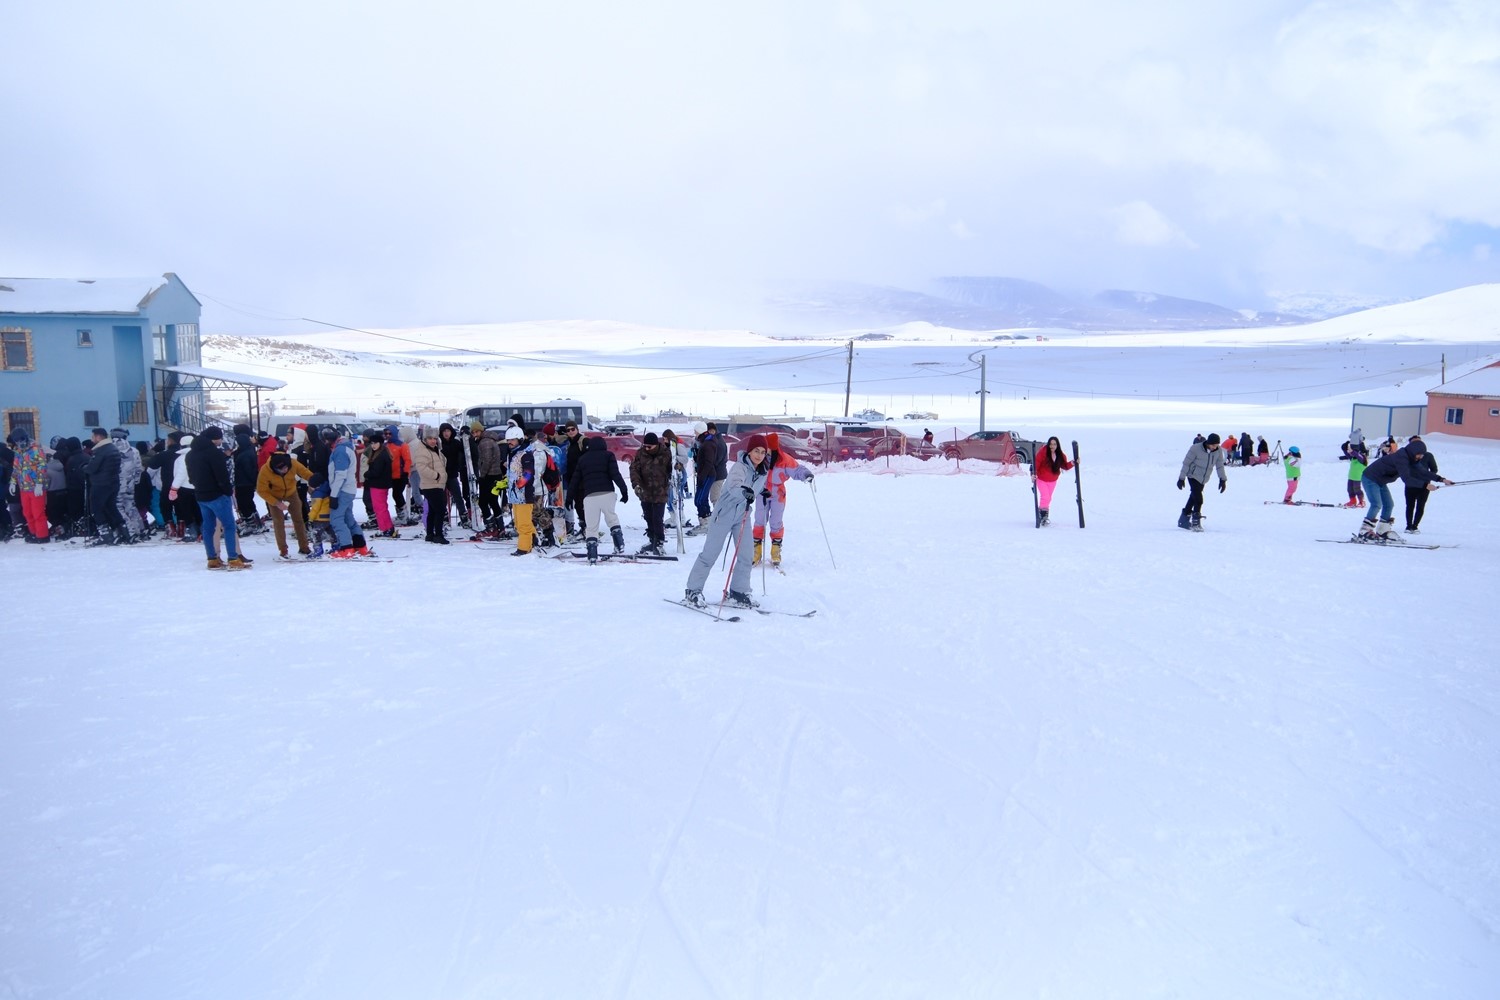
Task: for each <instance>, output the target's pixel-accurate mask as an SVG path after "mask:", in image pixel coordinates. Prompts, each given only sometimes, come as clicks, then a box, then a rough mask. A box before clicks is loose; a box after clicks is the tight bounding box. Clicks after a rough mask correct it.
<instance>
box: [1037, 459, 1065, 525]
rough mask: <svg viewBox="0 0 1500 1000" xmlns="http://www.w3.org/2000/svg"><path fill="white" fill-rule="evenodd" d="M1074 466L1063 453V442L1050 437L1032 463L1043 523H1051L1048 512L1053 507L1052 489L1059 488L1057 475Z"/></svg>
mask: <svg viewBox="0 0 1500 1000" xmlns="http://www.w3.org/2000/svg"><path fill="white" fill-rule="evenodd" d="M1071 468H1073V463H1072V462H1070V461H1068V456H1067V455H1066V454H1064V453H1063V450H1062V442H1061V441H1059V440H1058V439H1057V438H1056V437H1049V438H1048V439H1047V444H1046V445H1045V446H1044V447H1043V448H1042V450H1041V451H1039V452H1038V453H1037V455H1036V460H1035V461H1033V462H1032V463H1031V482H1032V485H1033V486H1035V487H1036V505H1037V507H1038V508H1039V509H1040V510H1041V513H1042V524H1044V525H1045V524H1051V523H1052V522H1051V521H1050V520H1048V512H1049V511H1050V510H1051V509H1052V491H1053V490H1055V489H1057V477H1058V476H1060V475H1062V474H1063V473H1064V472H1066V471H1068V470H1069V469H1071Z"/></svg>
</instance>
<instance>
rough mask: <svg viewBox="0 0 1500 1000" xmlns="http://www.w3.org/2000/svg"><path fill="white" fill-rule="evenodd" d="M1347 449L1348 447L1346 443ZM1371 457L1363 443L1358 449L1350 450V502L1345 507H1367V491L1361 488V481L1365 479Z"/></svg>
mask: <svg viewBox="0 0 1500 1000" xmlns="http://www.w3.org/2000/svg"><path fill="white" fill-rule="evenodd" d="M1345 447H1346V448H1347V447H1348V444H1347V442H1346V444H1345ZM1369 458H1370V456H1369V455H1368V454H1366V452H1365V446H1364V444H1363V443H1361V444H1360V446H1359V447H1358V448H1354V449H1350V450H1349V452H1348V461H1349V502H1348V503H1346V504H1344V506H1345V507H1363V506H1364V505H1365V491H1364V489H1363V488H1362V487H1361V486H1360V481H1361V480H1362V479H1364V477H1365V467H1366V466H1367V465H1368V464H1369Z"/></svg>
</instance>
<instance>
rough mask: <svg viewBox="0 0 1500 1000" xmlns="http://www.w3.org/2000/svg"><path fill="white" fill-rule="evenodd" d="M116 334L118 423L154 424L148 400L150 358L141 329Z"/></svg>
mask: <svg viewBox="0 0 1500 1000" xmlns="http://www.w3.org/2000/svg"><path fill="white" fill-rule="evenodd" d="M114 333H115V388H116V392H115V400H116V403H117V405H118V414H117V419H118V423H119V424H121V425H125V424H134V425H136V426H144V425H147V424H150V423H151V413H150V409H149V406H150V404H149V403H148V401H147V398H146V397H147V392H146V354H145V348H144V345H143V344H142V342H141V328H140V327H138V326H117V327H115V329H114ZM112 412H113V411H112Z"/></svg>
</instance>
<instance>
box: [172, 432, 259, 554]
mask: <svg viewBox="0 0 1500 1000" xmlns="http://www.w3.org/2000/svg"><path fill="white" fill-rule="evenodd" d="M223 440H224V431H223V430H222V429H220V428H218V427H206V428H204V430H203V433H201V434H199V435H198V436H197V437H195V438H193V443H192V444H191V445H189V446H188V455H187V475H188V479H189V480H191V481H192V484H193V488H194V489H195V490H197V494H198V509H199V511H201V512H202V514H203V548H204V550H205V551H207V553H208V568H209V569H223V568H224V566H225V564H224V563H223V562H221V561H220V559H219V546H218V541H217V539H215V537H214V535H215V529H222V530H223V532H224V551H225V553H226V554H227V555H228V556H229V562H228V565H229V568H230V569H249V568H250V560H249V559H246V558H245V556H244V553H242V552H241V551H240V543H239V536H238V534H237V533H236V531H235V524H234V473H233V472H232V471H231V468H232V463H231V459H230V457H229V455H227V454H225V453H224V452H223V451H222V450H221V444H222V442H223Z"/></svg>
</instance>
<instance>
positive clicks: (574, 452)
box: [563, 420, 588, 538]
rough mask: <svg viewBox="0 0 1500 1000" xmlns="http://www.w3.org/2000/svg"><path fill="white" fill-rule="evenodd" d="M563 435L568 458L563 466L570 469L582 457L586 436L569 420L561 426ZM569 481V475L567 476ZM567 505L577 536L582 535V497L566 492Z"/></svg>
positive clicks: (574, 466)
mask: <svg viewBox="0 0 1500 1000" xmlns="http://www.w3.org/2000/svg"><path fill="white" fill-rule="evenodd" d="M563 437H564V438H565V439H566V440H567V443H568V458H567V461H566V462H564V463H563V468H564V469H567V470H570V471H571V470H572V469H575V468H577V466H578V460H579V459H580V458H582V457H583V446H584V443H585V442H587V441H588V438H587V437H585V436H584V435H583V432H582V431H580V430H579V429H578V425H577V424H576V423H574V422H573V421H571V420H569V421H568V422H567V423H566V424H565V425H564V426H563ZM569 481H571V476H570V477H569ZM568 506H569V507H572V508H573V523H574V524H576V525H577V530H578V537H580V538H582V537H583V497H581V496H578V495H576V494H574V493H569V494H568Z"/></svg>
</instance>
